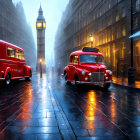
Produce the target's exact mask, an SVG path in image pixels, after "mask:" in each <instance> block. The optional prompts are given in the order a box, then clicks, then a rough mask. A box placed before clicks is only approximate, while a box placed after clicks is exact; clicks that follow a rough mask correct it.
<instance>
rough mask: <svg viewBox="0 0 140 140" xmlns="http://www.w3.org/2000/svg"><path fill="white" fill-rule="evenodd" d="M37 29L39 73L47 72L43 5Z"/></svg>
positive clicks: (39, 13)
mask: <svg viewBox="0 0 140 140" xmlns="http://www.w3.org/2000/svg"><path fill="white" fill-rule="evenodd" d="M36 29H37V71H38V72H39V71H40V72H45V71H46V63H45V29H46V21H45V18H44V16H43V10H42V7H41V5H40V9H39V12H38V18H37V21H36Z"/></svg>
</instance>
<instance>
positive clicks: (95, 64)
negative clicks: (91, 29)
mask: <svg viewBox="0 0 140 140" xmlns="http://www.w3.org/2000/svg"><path fill="white" fill-rule="evenodd" d="M64 77H65V81H66V83H68V82H75V85H76V86H79V85H82V84H84V85H97V86H104V88H106V89H107V88H109V87H110V84H111V83H112V82H113V81H112V72H111V71H110V70H107V68H106V66H105V64H104V58H103V55H102V54H101V53H100V52H99V50H98V49H97V48H88V47H85V48H83V50H80V51H75V52H73V53H71V54H70V63H69V64H68V66H66V67H65V68H64Z"/></svg>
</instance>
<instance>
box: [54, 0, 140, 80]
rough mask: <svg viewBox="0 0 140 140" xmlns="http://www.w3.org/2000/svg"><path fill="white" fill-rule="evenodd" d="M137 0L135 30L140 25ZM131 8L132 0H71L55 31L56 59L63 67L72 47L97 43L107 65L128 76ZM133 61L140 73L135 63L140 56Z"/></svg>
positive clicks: (75, 48) (136, 0) (74, 48)
mask: <svg viewBox="0 0 140 140" xmlns="http://www.w3.org/2000/svg"><path fill="white" fill-rule="evenodd" d="M138 1H139V0H133V8H134V11H133V12H134V13H133V15H134V32H136V29H135V28H136V27H135V25H136V26H137V28H138V27H140V25H139V24H140V18H139V15H140V14H139V12H140V10H139V7H137V9H136V5H138V4H139V2H138ZM130 9H131V0H98V1H97V0H86V1H85V0H80V1H79V0H71V1H70V2H69V4H68V6H67V8H66V10H65V12H64V14H63V17H62V21H61V23H60V25H59V28H58V32H57V34H56V41H55V59H56V63H57V62H58V61H60V62H61V63H62V69H63V67H64V66H65V65H66V64H67V63H68V61H69V54H70V53H71V52H72V51H75V50H79V49H82V48H83V47H85V46H90V47H96V48H99V50H100V52H101V53H103V55H104V58H105V62H106V65H107V67H108V68H109V69H111V70H112V71H113V74H114V75H116V76H125V77H126V76H127V72H128V67H130V55H131V49H130V47H131V46H130V44H131V43H130V39H129V36H130V35H131V10H130ZM137 30H138V29H137ZM91 37H92V40H91ZM138 48H140V46H139V47H138ZM135 49H136V47H134V50H135ZM60 52H61V53H60ZM138 55H139V57H140V54H138ZM134 62H135V67H136V69H137V70H136V72H137V74H139V75H140V72H139V71H138V67H137V66H136V64H138V63H140V60H138V59H136V58H134ZM139 79H140V77H139Z"/></svg>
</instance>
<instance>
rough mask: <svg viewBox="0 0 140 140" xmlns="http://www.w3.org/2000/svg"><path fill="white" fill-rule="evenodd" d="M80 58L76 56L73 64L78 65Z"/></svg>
mask: <svg viewBox="0 0 140 140" xmlns="http://www.w3.org/2000/svg"><path fill="white" fill-rule="evenodd" d="M78 60H79V57H78V56H77V55H75V56H74V59H73V63H74V64H78Z"/></svg>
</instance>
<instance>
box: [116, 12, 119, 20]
mask: <svg viewBox="0 0 140 140" xmlns="http://www.w3.org/2000/svg"><path fill="white" fill-rule="evenodd" d="M118 20H119V12H118V11H117V12H116V22H117V21H118Z"/></svg>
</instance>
